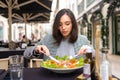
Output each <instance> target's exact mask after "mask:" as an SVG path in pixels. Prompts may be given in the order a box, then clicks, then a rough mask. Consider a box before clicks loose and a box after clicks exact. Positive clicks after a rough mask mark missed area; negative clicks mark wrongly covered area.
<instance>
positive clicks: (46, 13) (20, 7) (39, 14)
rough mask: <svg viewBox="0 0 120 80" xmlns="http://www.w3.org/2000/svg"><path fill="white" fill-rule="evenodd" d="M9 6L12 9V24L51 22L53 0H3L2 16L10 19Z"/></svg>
mask: <svg viewBox="0 0 120 80" xmlns="http://www.w3.org/2000/svg"><path fill="white" fill-rule="evenodd" d="M9 5H11V6H10V7H11V9H12V23H14V22H24V18H25V16H26V20H27V22H32V21H39V22H44V21H49V18H50V12H51V5H52V0H1V1H0V14H1V15H2V16H4V17H6V18H8V15H9V14H8V13H9V12H8V11H9Z"/></svg>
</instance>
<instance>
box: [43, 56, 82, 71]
mask: <svg viewBox="0 0 120 80" xmlns="http://www.w3.org/2000/svg"><path fill="white" fill-rule="evenodd" d="M55 58H56V59H57V60H59V61H60V63H56V62H55V61H53V60H46V61H43V62H42V65H41V66H42V67H43V68H45V69H48V70H50V71H53V72H55V73H70V72H73V71H75V70H77V69H80V68H82V67H83V65H84V58H82V57H80V58H79V59H76V58H73V59H68V57H67V56H64V57H59V56H56V57H55Z"/></svg>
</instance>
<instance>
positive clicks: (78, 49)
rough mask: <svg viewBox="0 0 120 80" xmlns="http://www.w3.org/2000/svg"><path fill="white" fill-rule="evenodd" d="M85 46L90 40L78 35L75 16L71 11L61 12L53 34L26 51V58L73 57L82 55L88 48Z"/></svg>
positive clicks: (55, 21)
mask: <svg viewBox="0 0 120 80" xmlns="http://www.w3.org/2000/svg"><path fill="white" fill-rule="evenodd" d="M83 45H90V43H89V41H88V39H87V38H86V37H85V36H83V35H79V34H78V26H77V22H76V19H75V17H74V14H73V13H72V11H71V10H70V9H62V10H60V11H59V12H58V13H57V15H56V17H55V20H54V24H53V30H52V34H49V35H47V36H45V37H44V38H43V39H42V40H41V41H40V42H39V44H38V45H37V46H35V47H30V48H28V49H26V50H25V52H24V56H25V57H26V58H32V57H39V56H40V55H41V54H45V55H44V57H43V58H44V60H46V59H48V58H49V57H48V56H49V55H51V56H53V57H54V56H56V55H58V56H60V57H63V56H72V55H75V54H79V55H82V54H83V53H84V52H85V50H86V48H82V46H83ZM83 56H84V55H83Z"/></svg>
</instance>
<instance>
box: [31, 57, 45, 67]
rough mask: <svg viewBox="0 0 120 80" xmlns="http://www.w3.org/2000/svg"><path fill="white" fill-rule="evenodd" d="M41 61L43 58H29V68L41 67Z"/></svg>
mask: <svg viewBox="0 0 120 80" xmlns="http://www.w3.org/2000/svg"><path fill="white" fill-rule="evenodd" d="M42 61H43V59H37V58H33V59H30V68H33V67H41V62H42Z"/></svg>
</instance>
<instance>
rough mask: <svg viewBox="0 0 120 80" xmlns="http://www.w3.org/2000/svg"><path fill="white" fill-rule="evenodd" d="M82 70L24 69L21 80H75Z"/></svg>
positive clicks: (7, 79) (5, 79)
mask: <svg viewBox="0 0 120 80" xmlns="http://www.w3.org/2000/svg"><path fill="white" fill-rule="evenodd" d="M82 70H83V69H82V68H81V69H78V70H76V71H74V72H72V73H67V74H58V73H54V72H52V71H49V70H47V69H44V68H42V67H41V68H24V71H23V80H75V78H76V77H77V76H79V75H80V74H81V73H82V72H83V71H82ZM2 77H3V76H2ZM4 80H10V78H9V74H8V75H7V76H6V77H5V78H4ZM118 80H120V79H118Z"/></svg>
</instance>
